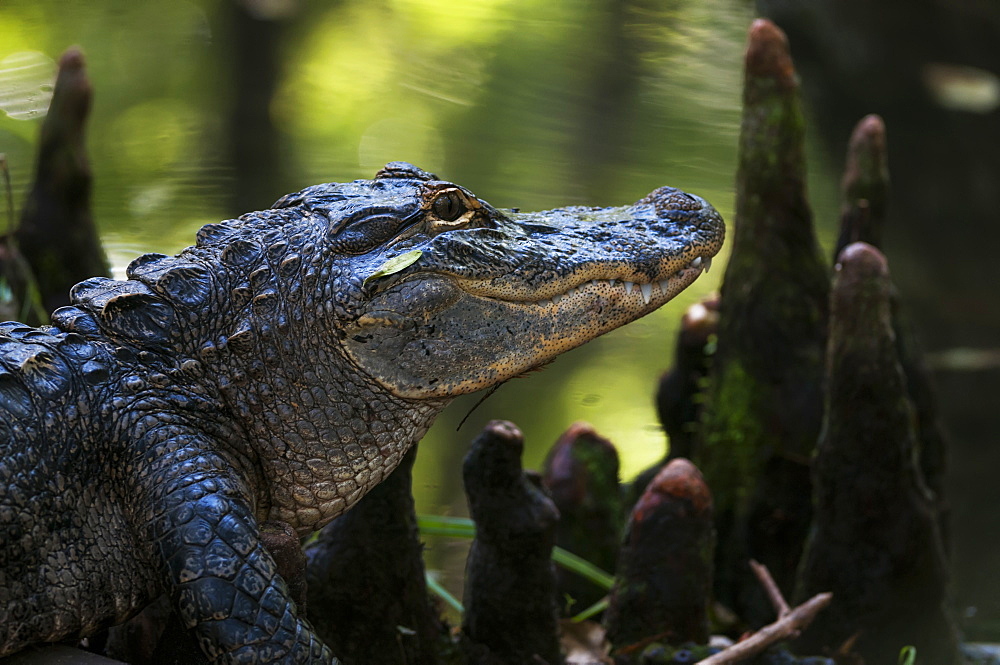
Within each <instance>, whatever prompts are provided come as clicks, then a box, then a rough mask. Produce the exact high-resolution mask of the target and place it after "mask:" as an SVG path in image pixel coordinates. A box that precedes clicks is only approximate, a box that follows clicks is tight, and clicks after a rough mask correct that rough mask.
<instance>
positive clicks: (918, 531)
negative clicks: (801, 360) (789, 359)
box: [797, 243, 958, 665]
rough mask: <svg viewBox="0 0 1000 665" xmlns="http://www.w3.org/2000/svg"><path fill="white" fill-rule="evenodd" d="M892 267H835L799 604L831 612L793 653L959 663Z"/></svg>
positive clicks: (859, 251) (857, 262)
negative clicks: (904, 365) (821, 601)
mask: <svg viewBox="0 0 1000 665" xmlns="http://www.w3.org/2000/svg"><path fill="white" fill-rule="evenodd" d="M890 291H891V285H890V282H889V274H888V268H887V265H886V261H885V258H884V257H883V256H882V254H881V253H880V252H879V251H878V250H877V249H875V248H873V247H872V246H870V245H867V244H864V243H856V244H853V245H849V246H848V247H847V248H846V249H845V250H844V251H843V252H842V253H841V256H840V264H839V266H838V270H837V274H836V276H835V279H834V286H833V293H832V296H831V321H830V345H829V350H828V356H827V372H828V378H827V396H826V416H825V420H824V428H823V434H822V436H821V438H820V440H819V444H818V448H817V453H816V460H815V464H814V467H815V477H814V481H815V492H816V493H815V504H816V508H815V525H814V528H813V534H812V537H811V538H810V541H809V544H808V547H807V550H806V553H805V555H804V557H803V565H802V571H801V580H800V585H799V590H798V596H799V597H800V598H807V597H809V596H811V595H812V594H814V593H817V592H820V591H825V590H832V591H833V593H834V600H833V603H832V604H831V605H830V607H829V608H828V609H827V610H826V611H825V612H823V613H822V614H820V615H819V616H818V617H817V619H816V620H815V622H814V623H813V624H812V626H810V628H809V629H808V630H807V631H806V632H805V633H804V634H803V636H802V638H800V640H799V643H798V645H797V646H798V651H800V652H802V653H821V652H823V651H828V652H831V651H833V650H836V649H839V648H840V647H841V645H843V644H844V643H845V642H847V641H848V640H854V647H853V648H854V650H855V651H856V652H857V653H859V654H860V655H861V656H862V658H863V659H864V661H865V662H867V663H891V662H895V660H896V658H897V657H898V654H899V649H900V647H901V645H913V646H915V647H916V649H917V654H918V658H919V659H920V661H921V662H927V663H941V664H942V665H947V664H949V663H956V662H958V651H957V636H956V633H955V627H954V624H953V622H952V619H951V617H950V616H949V614H948V611H947V608H946V601H947V588H948V582H947V569H946V565H945V558H944V554H943V551H942V547H941V540H940V534H939V531H938V525H937V521H936V519H935V512H934V510H933V506H932V502H931V499H930V496H929V494H928V491H927V489H926V487H925V486H924V484H923V482H922V480H921V477H920V473H919V471H918V469H917V466H916V463H915V460H914V447H915V445H916V437H915V432H914V429H913V408H912V406H911V404H910V401H909V399H908V397H907V393H906V386H905V379H904V376H903V372H902V370H901V368H900V365H899V362H898V360H897V356H896V346H895V340H894V334H893V330H892V325H891V306H890Z"/></svg>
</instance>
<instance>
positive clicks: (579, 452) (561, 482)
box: [542, 423, 623, 615]
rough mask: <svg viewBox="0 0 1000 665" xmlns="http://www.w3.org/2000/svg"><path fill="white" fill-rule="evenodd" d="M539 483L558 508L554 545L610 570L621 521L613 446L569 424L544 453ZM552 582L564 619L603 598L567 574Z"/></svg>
mask: <svg viewBox="0 0 1000 665" xmlns="http://www.w3.org/2000/svg"><path fill="white" fill-rule="evenodd" d="M542 482H543V483H544V485H545V487H546V489H548V491H549V492H550V493H551V495H552V500H553V501H554V502H555V504H556V508H558V510H559V516H560V517H559V524H558V526H557V528H556V544H557V545H559V547H562V548H563V549H565V550H568V551H570V552H572V553H573V554H576V555H577V556H580V557H582V558H583V559H585V560H586V561H588V562H590V563H592V564H594V565H595V566H597V567H598V568H601V569H602V570H606V571H612V570H614V569H615V561H616V560H617V558H618V545H619V542H620V538H619V534H620V533H621V527H622V521H623V520H622V511H621V504H622V499H621V491H620V489H619V485H618V451H617V450H615V446H614V444H612V443H611V442H610V441H608V440H607V439H605V438H604V437H602V436H600V435H599V434H598V433H597V432H596V431H594V428H593V427H591V426H590V425H588V424H587V423H574V424H573V425H571V426H570V428H569V429H568V430H566V432H565V433H564V434H563V435H562V436H561V437H559V440H558V441H556V443H555V445H553V446H552V450H550V451H549V455H548V457H547V458H546V460H545V470H544V473H543V476H542ZM556 582H557V587H558V594H559V598H560V599H562V600H563V601H564V602H563V610H564V613H565V614H568V615H572V614H575V613H577V612H579V611H581V610H583V609H586V608H587V607H590V606H591V605H593V604H594V603H596V602H597V601H599V600H600V599H601V598H603V597H604V595H605V592H604V590H603V589H601V588H600V587H598V586H596V585H594V584H593V583H592V582H590V581H588V580H586V579H584V578H582V577H580V576H579V575H577V574H576V573H574V572H572V571H570V570H565V569H557V570H556Z"/></svg>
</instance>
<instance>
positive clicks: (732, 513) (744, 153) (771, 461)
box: [695, 20, 829, 625]
mask: <svg viewBox="0 0 1000 665" xmlns="http://www.w3.org/2000/svg"><path fill="white" fill-rule="evenodd" d="M743 105H744V106H743V120H742V128H741V134H740V148H739V169H738V174H737V180H736V222H735V232H734V234H733V243H732V245H731V247H732V255H731V257H730V259H729V264H728V266H727V268H726V273H725V276H724V281H723V284H722V287H721V295H720V298H721V302H720V308H719V332H718V345H717V349H716V353H715V356H714V358H713V366H712V368H711V372H710V381H709V383H710V385H709V388H708V391H707V396H706V404H705V407H704V409H705V411H704V418H703V424H702V439H701V441H700V443H699V447H698V449H697V452H696V454H695V460H696V461H697V463H698V466H699V468H700V469H701V470H702V472H703V473H704V474H705V478H706V480H707V482H708V484H709V485H710V486H711V487H712V492H713V494H714V496H715V505H716V515H717V526H718V529H719V547H718V552H719V561H718V562H717V563H718V567H717V568H716V593H717V599H718V600H720V601H722V602H723V603H725V604H727V605H729V606H730V607H732V608H733V609H734V610H737V611H738V613H739V614H740V615H741V616H742V617H743V618H744V619H745V620H747V621H748V622H750V623H751V625H762V624H764V623H766V622H768V621H770V619H771V617H772V616H773V611H772V609H771V606H770V603H769V602H768V601H767V599H766V597H765V595H764V593H763V591H762V590H761V589H760V586H759V585H758V583H757V581H756V580H755V579H754V578H753V576H752V573H751V571H750V569H749V567H748V564H747V561H748V560H749V559H751V558H753V559H756V560H757V561H760V562H761V563H763V564H765V565H766V566H767V567H768V568H769V569H770V571H771V573H772V575H773V576H774V578H775V581H776V582H777V583H778V585H779V587H781V588H786V589H787V588H792V587H793V585H794V579H795V570H796V567H797V564H798V560H799V557H800V555H801V551H802V544H803V542H804V540H805V536H806V533H807V531H808V526H809V520H810V516H811V506H810V502H809V497H810V493H811V492H810V482H811V481H810V472H809V459H810V456H811V454H812V451H813V448H814V446H815V443H816V438H817V436H818V434H819V428H820V422H821V419H822V379H823V354H824V350H825V345H826V320H827V307H828V293H829V277H828V268H827V267H826V266H825V265H824V263H823V261H822V259H821V256H820V251H819V246H818V244H817V241H816V235H815V232H814V230H813V224H812V214H811V212H810V209H809V206H808V204H807V202H806V191H805V190H806V186H805V178H806V172H805V155H804V124H803V118H802V112H801V108H800V105H799V97H798V85H797V83H796V76H795V71H794V68H793V66H792V62H791V59H790V57H789V54H788V43H787V41H786V39H785V36H784V34H783V33H782V32H781V31H780V30H779V29H778V28H776V27H775V26H774V25H773V24H772V23H770V22H768V21H765V20H758V21H755V22H754V24H753V27H752V28H751V29H750V36H749V45H748V47H747V53H746V78H745V83H744V93H743Z"/></svg>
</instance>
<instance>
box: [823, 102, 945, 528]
mask: <svg viewBox="0 0 1000 665" xmlns="http://www.w3.org/2000/svg"><path fill="white" fill-rule="evenodd" d="M888 161H889V156H888V141H887V139H886V129H885V123H884V122H883V121H882V118H880V117H879V116H877V115H868V116H865V117H864V118H862V119H861V121H860V122H858V125H857V126H856V127H855V128H854V133H853V134H852V135H851V141H850V144H849V146H848V150H847V165H846V167H845V169H844V178H843V181H842V183H841V192H842V197H843V201H842V204H841V217H840V237H839V239H838V241H837V248H836V254H835V255H834V256H835V257H836V256H837V254H839V253H840V251H841V250H843V249H844V247H846V246H847V245H848V244H850V243H852V242H859V241H860V242H866V243H868V244H870V245H873V246H874V247H876V248H877V249H879V250H884V249H885V248H884V246H883V244H882V238H883V237H884V235H885V231H884V227H885V223H886V218H887V215H888V198H889V167H888ZM890 298H891V303H892V327H893V330H894V331H895V333H896V353H897V354H898V356H899V362H900V364H901V365H902V367H903V374H904V375H905V376H906V390H907V393H908V394H909V396H910V399H911V400H912V402H913V406H914V409H915V411H916V418H917V444H918V445H917V457H918V459H919V460H920V472H921V473H922V474H923V477H924V481H925V482H926V483H927V487H928V488H929V489H930V490H931V492H933V494H934V499H935V504H936V507H937V510H938V522H939V525H940V527H941V533H942V536H943V537H944V539H945V543H946V544H947V540H948V539H947V533H948V528H947V506H946V502H945V498H944V475H945V467H946V464H947V448H948V436H947V434H946V432H945V429H944V425H943V423H942V422H941V418H940V416H939V414H938V407H937V396H936V392H935V389H934V386H933V381H932V380H931V376H930V371H929V370H928V368H927V364H926V362H925V361H924V354H923V347H922V345H921V343H920V341H919V339H918V336H917V333H916V331H915V330H914V328H913V325H912V323H911V321H910V317H909V316H907V314H906V312H905V308H904V307H903V306H902V304H901V303H900V297H899V293H898V291H897V290H896V289H895V288H893V289H892V291H891V295H890Z"/></svg>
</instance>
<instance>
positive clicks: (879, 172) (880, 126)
mask: <svg viewBox="0 0 1000 665" xmlns="http://www.w3.org/2000/svg"><path fill="white" fill-rule="evenodd" d="M840 190H841V196H842V200H841V206H840V235H839V236H838V238H837V245H836V247H835V248H834V252H833V258H834V261H836V259H837V257H838V256H839V255H840V252H841V251H842V250H843V249H844V248H845V247H847V246H848V245H850V244H851V243H854V242H866V243H868V244H869V245H874V246H875V247H881V246H882V236H883V234H884V232H885V220H886V210H887V208H888V203H889V201H888V199H889V155H888V149H887V146H886V137H885V123H884V122H883V121H882V118H881V117H879V116H877V115H874V114H872V115H867V116H865V117H864V118H862V119H861V121H860V122H858V124H857V126H856V127H855V128H854V132H853V133H852V134H851V140H850V142H849V143H848V145H847V162H846V164H845V166H844V177H843V178H842V179H841V181H840Z"/></svg>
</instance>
